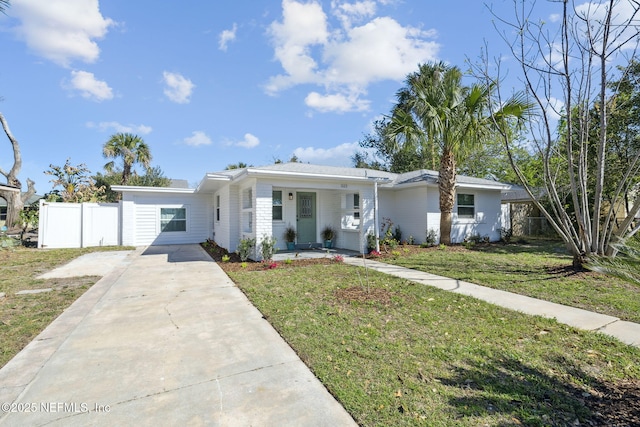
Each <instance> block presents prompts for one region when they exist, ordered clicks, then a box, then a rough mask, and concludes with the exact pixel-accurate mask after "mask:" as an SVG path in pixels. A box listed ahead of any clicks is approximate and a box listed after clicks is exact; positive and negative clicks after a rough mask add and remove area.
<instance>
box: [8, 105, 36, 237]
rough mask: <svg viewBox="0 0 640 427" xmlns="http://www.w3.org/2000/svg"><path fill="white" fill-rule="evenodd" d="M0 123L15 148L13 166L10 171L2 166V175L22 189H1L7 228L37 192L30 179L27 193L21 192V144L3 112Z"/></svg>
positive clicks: (15, 220) (17, 218)
mask: <svg viewBox="0 0 640 427" xmlns="http://www.w3.org/2000/svg"><path fill="white" fill-rule="evenodd" d="M0 124H1V125H2V129H3V130H4V133H5V134H6V135H7V138H9V141H10V142H11V148H12V149H13V166H12V167H11V170H9V171H8V172H7V171H5V170H3V169H2V168H0V175H3V176H4V177H5V178H6V179H7V184H8V185H10V186H12V187H16V188H18V189H20V191H17V192H12V191H0V196H1V197H2V198H4V199H5V200H6V201H7V222H6V225H7V228H12V227H14V226H15V225H16V223H17V222H18V220H19V219H20V212H21V211H22V208H23V207H24V203H25V202H26V201H27V199H29V197H31V196H33V195H34V194H35V192H36V190H35V188H34V182H33V181H31V180H30V179H28V180H27V188H28V191H27V192H26V193H25V194H21V191H22V183H21V182H20V180H19V179H18V174H20V169H22V155H21V154H20V144H19V143H18V140H17V139H16V138H15V137H14V136H13V134H12V133H11V130H10V129H9V124H8V123H7V120H6V119H5V118H4V116H3V115H2V113H0Z"/></svg>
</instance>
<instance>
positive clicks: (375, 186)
mask: <svg viewBox="0 0 640 427" xmlns="http://www.w3.org/2000/svg"><path fill="white" fill-rule="evenodd" d="M373 220H374V221H375V224H374V227H373V228H374V230H375V234H376V252H380V226H379V225H378V180H374V181H373Z"/></svg>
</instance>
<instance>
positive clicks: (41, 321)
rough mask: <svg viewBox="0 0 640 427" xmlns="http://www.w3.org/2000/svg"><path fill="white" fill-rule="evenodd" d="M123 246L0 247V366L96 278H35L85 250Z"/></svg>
mask: <svg viewBox="0 0 640 427" xmlns="http://www.w3.org/2000/svg"><path fill="white" fill-rule="evenodd" d="M123 249H127V248H122V247H118V248H114V247H106V248H105V247H102V248H84V249H29V248H23V247H17V248H11V249H1V250H0V292H4V293H5V294H6V297H5V298H2V299H0V343H1V345H0V367H1V366H4V365H5V364H6V363H7V362H8V361H9V360H11V358H13V357H14V356H15V355H16V354H18V352H19V351H20V350H22V349H23V348H24V347H25V346H26V345H27V344H28V343H29V342H31V340H33V338H35V337H36V336H37V335H38V334H39V333H40V332H41V331H42V330H43V329H44V328H46V327H47V326H48V325H49V323H51V321H52V320H53V319H55V318H56V317H58V316H59V315H60V313H62V311H64V309H66V308H67V307H69V305H71V303H73V302H74V301H75V300H76V299H77V298H78V297H79V296H80V295H82V294H83V293H84V292H85V291H86V290H87V289H88V288H89V287H90V286H91V285H93V284H94V283H95V282H97V281H98V280H99V279H100V278H99V277H97V276H87V277H80V278H69V279H49V280H42V279H36V276H38V275H40V274H42V273H45V272H47V271H49V270H51V269H53V268H55V267H57V266H59V265H63V264H65V263H67V262H69V261H71V260H72V259H74V258H76V257H78V256H80V255H82V254H85V253H89V252H96V251H101V250H123ZM42 288H54V289H55V290H54V291H53V292H47V293H41V294H32V295H16V292H18V291H21V290H31V289H42Z"/></svg>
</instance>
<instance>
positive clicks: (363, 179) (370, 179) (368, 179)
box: [239, 168, 374, 183]
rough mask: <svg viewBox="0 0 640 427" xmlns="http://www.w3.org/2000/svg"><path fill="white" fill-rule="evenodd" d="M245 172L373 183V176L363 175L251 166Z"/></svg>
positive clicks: (271, 175)
mask: <svg viewBox="0 0 640 427" xmlns="http://www.w3.org/2000/svg"><path fill="white" fill-rule="evenodd" d="M246 174H247V176H255V177H282V178H298V179H323V180H333V181H336V180H337V181H359V182H371V183H373V178H374V177H364V176H350V175H334V174H323V173H308V172H289V171H271V170H265V169H251V168H248V169H247V171H246ZM240 176H242V175H240ZM240 176H239V177H240Z"/></svg>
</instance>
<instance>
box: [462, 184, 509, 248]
mask: <svg viewBox="0 0 640 427" xmlns="http://www.w3.org/2000/svg"><path fill="white" fill-rule="evenodd" d="M458 192H459V193H464V194H473V195H475V218H473V219H466V218H458V213H457V212H458V205H457V201H456V205H455V206H454V208H453V219H452V220H453V225H452V227H451V242H452V243H462V242H463V241H464V239H465V238H466V237H468V236H470V235H480V236H482V237H484V236H488V237H489V240H491V241H492V242H493V241H498V240H500V229H501V227H502V208H501V194H500V191H499V190H479V189H464V188H463V189H458ZM456 200H457V197H456Z"/></svg>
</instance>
